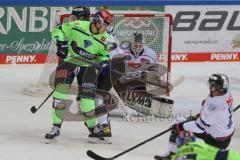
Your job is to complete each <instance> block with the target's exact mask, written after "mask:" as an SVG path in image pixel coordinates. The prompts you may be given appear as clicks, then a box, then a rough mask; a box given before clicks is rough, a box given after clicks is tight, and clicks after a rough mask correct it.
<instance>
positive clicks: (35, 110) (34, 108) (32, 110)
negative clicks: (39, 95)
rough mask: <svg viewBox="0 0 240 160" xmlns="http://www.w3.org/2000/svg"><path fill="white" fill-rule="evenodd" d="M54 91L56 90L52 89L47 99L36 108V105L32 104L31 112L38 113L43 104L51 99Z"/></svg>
mask: <svg viewBox="0 0 240 160" xmlns="http://www.w3.org/2000/svg"><path fill="white" fill-rule="evenodd" d="M53 92H54V90H52V92H51V93H50V94H49V95H48V96H47V97H46V98H45V100H44V101H43V102H42V103H41V104H40V105H39V106H38V108H36V107H35V106H32V107H31V112H32V113H36V112H37V111H38V110H39V109H40V108H41V107H42V106H43V104H44V103H45V102H46V101H47V100H48V99H49V97H51V95H52V94H53Z"/></svg>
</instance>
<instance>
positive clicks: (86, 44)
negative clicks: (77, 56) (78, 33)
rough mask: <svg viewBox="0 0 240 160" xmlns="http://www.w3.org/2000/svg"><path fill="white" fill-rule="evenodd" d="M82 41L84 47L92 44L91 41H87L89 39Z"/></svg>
mask: <svg viewBox="0 0 240 160" xmlns="http://www.w3.org/2000/svg"><path fill="white" fill-rule="evenodd" d="M83 42H84V47H85V48H87V47H89V46H91V45H92V42H91V41H89V40H84V41H83Z"/></svg>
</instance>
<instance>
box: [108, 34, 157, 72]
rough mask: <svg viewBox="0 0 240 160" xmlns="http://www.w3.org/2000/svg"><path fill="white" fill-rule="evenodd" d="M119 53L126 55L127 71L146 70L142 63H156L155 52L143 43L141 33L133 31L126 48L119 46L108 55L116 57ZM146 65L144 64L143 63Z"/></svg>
mask: <svg viewBox="0 0 240 160" xmlns="http://www.w3.org/2000/svg"><path fill="white" fill-rule="evenodd" d="M119 55H122V56H128V60H127V61H126V65H127V66H126V68H127V70H128V71H136V70H139V69H140V70H147V68H143V65H144V64H150V63H151V64H156V63H157V54H156V52H155V51H154V50H153V49H151V48H148V47H147V46H144V45H143V37H142V34H141V33H134V35H133V40H132V42H130V46H129V47H128V48H127V49H122V48H121V47H120V48H118V49H115V50H114V51H112V52H111V54H110V57H111V58H114V57H118V56H119ZM144 66H145V67H146V65H144Z"/></svg>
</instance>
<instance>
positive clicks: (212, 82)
mask: <svg viewBox="0 0 240 160" xmlns="http://www.w3.org/2000/svg"><path fill="white" fill-rule="evenodd" d="M208 86H209V87H210V90H211V91H212V88H213V89H214V90H213V91H218V92H227V90H228V87H229V80H228V77H227V76H226V75H224V74H212V75H211V76H210V77H209V79H208Z"/></svg>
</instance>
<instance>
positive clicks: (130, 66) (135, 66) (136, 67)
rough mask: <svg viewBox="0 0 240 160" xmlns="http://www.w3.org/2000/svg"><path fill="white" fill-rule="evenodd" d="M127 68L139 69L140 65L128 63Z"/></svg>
mask: <svg viewBox="0 0 240 160" xmlns="http://www.w3.org/2000/svg"><path fill="white" fill-rule="evenodd" d="M127 64H128V68H131V69H138V68H140V67H141V63H134V62H128V63H127Z"/></svg>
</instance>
